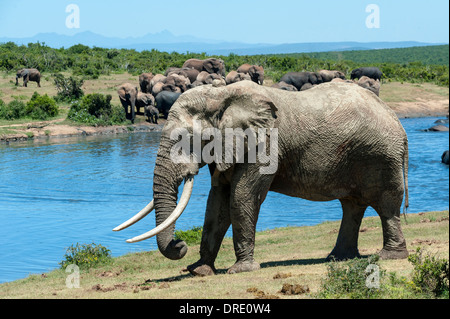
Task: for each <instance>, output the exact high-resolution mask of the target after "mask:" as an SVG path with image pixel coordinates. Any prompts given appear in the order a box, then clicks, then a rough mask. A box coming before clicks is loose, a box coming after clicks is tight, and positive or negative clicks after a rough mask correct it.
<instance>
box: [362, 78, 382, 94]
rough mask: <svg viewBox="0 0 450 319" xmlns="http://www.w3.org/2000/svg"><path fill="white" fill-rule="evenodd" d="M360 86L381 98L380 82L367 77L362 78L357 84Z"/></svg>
mask: <svg viewBox="0 0 450 319" xmlns="http://www.w3.org/2000/svg"><path fill="white" fill-rule="evenodd" d="M356 84H358V85H359V86H361V87H363V88H365V89H368V90H369V91H372V92H373V93H375V94H376V96H380V87H381V85H380V81H379V80H374V79H371V78H369V77H367V76H365V75H364V76H362V77H361V78H360V79H359V80H358V82H356Z"/></svg>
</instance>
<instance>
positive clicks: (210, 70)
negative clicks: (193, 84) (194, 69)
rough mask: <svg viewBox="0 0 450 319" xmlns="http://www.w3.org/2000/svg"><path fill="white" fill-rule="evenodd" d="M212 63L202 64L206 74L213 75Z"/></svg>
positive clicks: (208, 61)
mask: <svg viewBox="0 0 450 319" xmlns="http://www.w3.org/2000/svg"><path fill="white" fill-rule="evenodd" d="M214 63H215V62H214V61H213V60H206V61H204V62H203V68H204V69H205V70H206V72H208V73H215V72H216V71H215V68H214Z"/></svg>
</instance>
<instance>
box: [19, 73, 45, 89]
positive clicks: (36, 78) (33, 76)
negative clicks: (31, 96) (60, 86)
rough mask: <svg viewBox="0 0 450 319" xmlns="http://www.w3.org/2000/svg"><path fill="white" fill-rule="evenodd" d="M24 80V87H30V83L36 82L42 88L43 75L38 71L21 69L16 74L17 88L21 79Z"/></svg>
mask: <svg viewBox="0 0 450 319" xmlns="http://www.w3.org/2000/svg"><path fill="white" fill-rule="evenodd" d="M20 78H23V86H25V87H27V86H28V81H33V82H36V83H37V85H38V87H41V73H40V72H39V71H38V70H37V69H20V70H18V71H17V73H16V86H17V85H19V79H20Z"/></svg>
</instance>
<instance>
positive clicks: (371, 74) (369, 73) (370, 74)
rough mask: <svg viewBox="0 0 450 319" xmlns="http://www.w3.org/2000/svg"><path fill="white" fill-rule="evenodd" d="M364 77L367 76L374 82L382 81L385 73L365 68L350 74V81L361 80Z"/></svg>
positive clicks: (373, 68) (375, 68)
mask: <svg viewBox="0 0 450 319" xmlns="http://www.w3.org/2000/svg"><path fill="white" fill-rule="evenodd" d="M363 76H367V77H369V78H371V79H374V80H380V81H381V77H382V76H383V73H382V72H381V70H380V69H379V68H377V67H363V68H357V69H354V70H353V71H352V73H351V74H350V79H352V80H354V79H360V78H361V77H363Z"/></svg>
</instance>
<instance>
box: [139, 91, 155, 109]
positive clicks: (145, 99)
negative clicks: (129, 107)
mask: <svg viewBox="0 0 450 319" xmlns="http://www.w3.org/2000/svg"><path fill="white" fill-rule="evenodd" d="M135 105H136V113H137V114H139V113H141V112H140V111H141V107H143V108H144V109H145V107H146V106H148V105H155V98H154V97H153V95H152V94H150V93H142V92H138V94H137V95H136V104H135Z"/></svg>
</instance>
